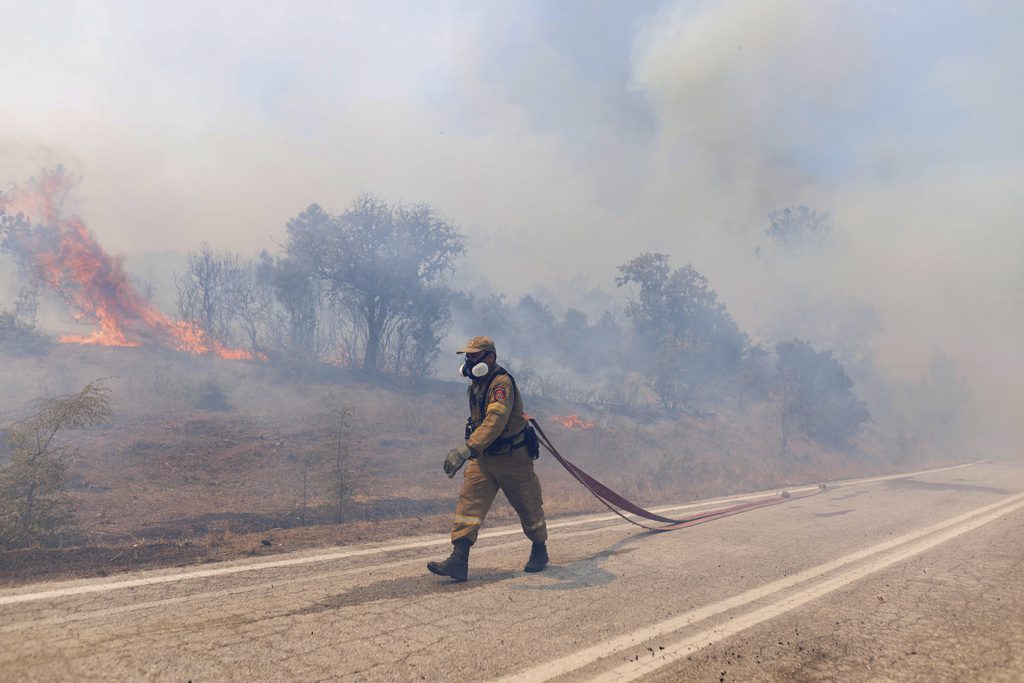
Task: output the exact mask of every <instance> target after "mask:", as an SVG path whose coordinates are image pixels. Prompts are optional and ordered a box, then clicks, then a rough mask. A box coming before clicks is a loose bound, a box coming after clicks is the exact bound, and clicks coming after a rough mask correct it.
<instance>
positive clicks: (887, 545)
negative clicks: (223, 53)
mask: <svg viewBox="0 0 1024 683" xmlns="http://www.w3.org/2000/svg"><path fill="white" fill-rule="evenodd" d="M1022 498H1024V493H1020V494H1016V495H1013V496H1010V497H1008V498H1004V499H1002V500H1000V501H998V502H996V503H992V504H990V505H985V506H982V507H980V508H976V509H974V510H971V511H970V512H966V513H964V514H962V515H958V516H956V517H953V518H951V519H948V520H945V521H943V522H939V523H937V524H932V525H930V526H927V527H925V528H923V529H919V530H917V531H913V532H911V533H908V534H904V535H902V536H899V537H897V538H893V539H890V540H888V541H884V542H882V543H878V544H875V545H873V546H871V547H869V548H866V549H864V550H858V551H857V552H854V553H851V554H849V555H847V556H845V557H842V558H840V559H837V560H832V561H830V562H826V563H824V564H820V565H818V566H817V567H812V568H811V569H806V570H804V571H802V572H798V573H797V574H793V575H792V576H787V577H785V578H782V579H779V580H777V581H773V582H771V583H768V584H765V585H763V586H759V587H757V588H753V589H751V590H749V591H745V592H743V593H740V594H739V595H735V596H733V597H731V598H727V599H725V600H721V601H719V602H716V603H713V604H711V605H707V606H705V607H700V608H697V609H694V610H690V611H689V612H685V613H683V614H680V615H679V616H676V617H672V618H671V619H666V620H665V621H662V622H659V623H657V624H653V625H651V626H646V627H644V628H641V629H638V630H636V631H633V632H632V633H628V634H625V635H621V636H617V637H615V638H611V639H609V640H606V641H605V642H603V643H599V644H597V645H594V646H591V647H588V648H586V649H583V650H579V651H578V652H574V653H572V654H569V655H566V656H564V657H560V658H558V659H554V660H551V661H549V662H545V663H544V664H540V665H538V666H535V667H531V668H529V669H526V670H523V671H519V672H516V673H514V674H511V675H508V676H505V677H503V678H501V679H499V681H501V682H502V683H509V682H511V681H547V680H550V679H552V678H555V677H556V676H561V675H562V674H566V673H569V672H571V671H575V670H577V669H580V668H582V667H584V666H587V665H588V664H591V663H592V662H595V661H597V660H599V659H601V658H602V657H607V656H608V655H611V654H614V653H616V652H621V651H623V650H626V649H628V648H631V647H634V646H636V645H639V644H640V643H644V642H646V641H648V640H651V639H652V638H657V637H659V636H665V635H666V634H669V633H672V632H674V631H678V630H679V629H682V628H685V627H687V626H691V625H693V624H696V623H699V622H701V621H704V620H705V619H709V618H711V617H714V616H717V615H719V614H722V613H724V612H728V611H729V610H733V609H736V608H739V607H743V606H744V605H747V604H749V603H751V602H754V601H756V600H760V599H762V598H765V597H768V596H769V595H773V594H775V593H778V592H779V591H782V590H785V589H787V588H791V587H793V586H796V585H798V584H800V583H803V582H805V581H808V580H811V579H817V578H820V577H822V576H824V575H825V574H828V573H830V572H833V571H835V570H837V569H841V568H843V567H846V566H847V565H850V564H852V563H855V562H860V561H861V560H865V559H867V558H869V557H872V556H875V555H878V554H879V553H884V552H886V551H889V550H892V549H893V548H896V547H898V546H900V545H903V544H905V543H910V542H912V541H916V540H917V539H919V538H921V537H923V536H927V535H929V534H933V533H935V532H937V531H942V530H944V529H949V528H950V527H953V526H955V525H957V524H961V523H963V522H966V521H968V520H971V519H972V518H975V517H977V516H978V515H984V514H985V513H987V512H991V511H993V510H996V509H997V508H999V511H998V512H995V513H993V515H992V517H991V519H995V518H997V517H999V516H1001V515H1003V514H1006V513H1007V512H1009V511H1011V509H1009V508H1007V509H1003V508H1006V506H1010V505H1012V504H1013V503H1014V502H1015V501H1021V499H1022ZM1018 507H1024V501H1021V502H1020V503H1018V504H1017V505H1014V506H1013V507H1012V509H1014V510H1015V509H1017V508H1018ZM988 521H991V520H990V519H989V520H988ZM970 528H974V527H970ZM957 533H962V532H959V531H958V532H957ZM954 535H956V534H954ZM939 542H941V541H939ZM928 547H931V546H928Z"/></svg>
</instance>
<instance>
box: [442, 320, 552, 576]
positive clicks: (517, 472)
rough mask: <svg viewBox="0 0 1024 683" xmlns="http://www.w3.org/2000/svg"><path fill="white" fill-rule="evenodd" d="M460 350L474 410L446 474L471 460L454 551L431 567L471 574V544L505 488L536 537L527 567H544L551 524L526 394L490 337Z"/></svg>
mask: <svg viewBox="0 0 1024 683" xmlns="http://www.w3.org/2000/svg"><path fill="white" fill-rule="evenodd" d="M456 353H464V354H466V362H465V363H464V364H463V366H462V374H463V375H465V376H466V377H468V378H470V379H471V380H472V382H471V384H470V387H469V392H468V393H469V413H470V414H469V420H468V421H467V424H466V439H465V441H464V442H463V443H462V444H460V445H459V446H457V447H456V448H453V449H452V450H451V452H449V453H448V457H447V458H445V461H444V471H445V474H447V475H448V477H449V478H451V477H454V476H455V473H456V472H458V471H459V469H460V468H461V467H462V466H463V465H464V464H465V463H466V461H467V460H468V461H469V464H468V465H466V471H465V474H464V475H463V480H462V489H461V490H460V491H459V502H458V505H457V506H456V508H455V524H454V525H453V527H452V545H453V546H454V548H453V550H452V554H451V556H450V557H448V559H446V560H444V561H443V562H429V563H428V564H427V569H429V570H430V571H432V572H433V573H435V574H438V575H440V576H448V577H451V578H452V579H455V580H456V581H465V580H466V577H467V575H468V572H469V549H470V547H472V545H473V544H474V543H475V542H476V539H477V535H478V534H479V533H480V527H481V526H482V525H483V523H484V517H486V515H487V511H488V510H489V509H490V507H491V503H492V502H494V497H495V495H497V493H498V490H499V489H500V490H501V491H502V492H503V493H504V494H505V497H506V498H507V499H508V502H509V503H511V504H512V507H513V508H514V509H515V511H516V513H517V514H518V515H519V521H520V522H521V523H522V526H523V533H525V534H526V537H527V538H529V539H530V540H531V541H533V548H532V549H531V551H530V559H529V560H528V561H527V563H526V566H525V567H523V570H524V571H528V572H539V571H541V570H542V569H544V567H545V566H547V563H548V550H547V545H546V541H547V537H548V530H547V525H546V524H545V522H544V503H543V501H542V500H541V492H540V480H539V479H537V474H536V472H535V471H534V468H533V460H534V459H535V458H536V457H537V454H538V450H537V445H536V443H537V442H536V434H534V433H533V428H532V427H530V426H529V424H528V423H527V421H526V417H525V416H524V415H523V399H522V397H521V396H520V394H519V391H518V389H517V388H516V381H515V379H513V378H512V375H510V374H508V372H506V371H505V369H504V368H502V367H501V366H500V365H498V362H497V354H496V352H495V347H494V342H493V341H492V340H491V339H490V337H473V338H472V339H470V340H469V343H468V344H466V346H464V347H463V348H461V349H459V350H458V351H456Z"/></svg>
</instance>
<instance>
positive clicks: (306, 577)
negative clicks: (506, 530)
mask: <svg viewBox="0 0 1024 683" xmlns="http://www.w3.org/2000/svg"><path fill="white" fill-rule="evenodd" d="M609 528H610V527H600V528H598V529H583V530H581V531H570V532H568V533H565V534H562V535H561V536H559V538H577V537H579V536H590V535H593V534H603V533H607V532H608V530H609ZM521 545H522V544H521V543H518V542H512V543H501V544H498V545H489V546H487V547H484V548H478V549H475V550H474V551H473V553H474V555H479V554H480V553H489V552H493V551H498V550H507V549H509V548H514V547H517V546H521ZM423 561H424V558H423V557H413V558H409V559H407V560H395V561H393V562H385V563H382V564H375V565H372V566H369V567H366V566H361V567H348V568H346V569H335V570H331V571H324V572H316V573H313V574H303V575H302V576H290V577H288V578H278V579H274V580H273V581H267V582H260V583H249V584H245V585H244V586H234V587H232V588H224V589H220V590H215V591H204V592H189V593H188V594H187V595H178V596H174V597H167V598H158V599H156V600H147V601H145V602H134V603H131V604H128V605H119V606H117V607H104V608H100V609H94V610H89V611H75V612H71V613H68V614H62V615H59V616H55V617H47V618H45V619H36V618H35V615H32V614H29V615H27V616H28V617H29V619H27V620H25V621H18V622H13V623H10V624H6V625H4V626H0V633H8V632H11V631H24V630H25V629H27V628H37V627H42V626H52V625H54V624H63V623H67V622H72V621H83V620H86V619H92V618H96V617H104V616H109V615H113V614H121V613H124V612H133V611H136V610H140V609H152V608H155V607H163V606H172V605H178V604H181V603H184V602H192V601H195V600H210V599H216V598H221V597H228V596H232V595H239V594H241V593H252V592H259V591H267V590H271V589H274V588H277V589H280V588H284V587H286V586H293V585H295V584H299V583H309V582H312V581H323V580H327V579H334V578H339V577H342V576H350V575H352V574H366V573H368V572H371V571H381V570H388V569H399V568H401V567H407V566H410V565H419V566H421V567H422V566H423ZM438 580H439V581H440V580H442V579H438Z"/></svg>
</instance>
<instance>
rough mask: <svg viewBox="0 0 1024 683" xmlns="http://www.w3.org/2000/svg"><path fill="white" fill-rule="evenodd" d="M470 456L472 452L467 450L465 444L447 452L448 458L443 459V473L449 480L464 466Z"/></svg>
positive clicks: (467, 447)
mask: <svg viewBox="0 0 1024 683" xmlns="http://www.w3.org/2000/svg"><path fill="white" fill-rule="evenodd" d="M472 454H473V451H471V450H469V446H467V445H466V444H462V445H460V446H459V447H458V448H453V449H451V450H450V451H448V457H447V458H445V459H444V473H445V474H447V475H448V478H449V479H451V478H452V477H454V476H455V473H456V472H458V471H459V470H460V469H462V466H463V465H465V464H466V461H467V460H469V456H470V455H472Z"/></svg>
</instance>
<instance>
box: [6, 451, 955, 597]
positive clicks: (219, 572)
mask: <svg viewBox="0 0 1024 683" xmlns="http://www.w3.org/2000/svg"><path fill="white" fill-rule="evenodd" d="M973 464H974V463H964V464H961V465H953V466H950V467H941V468H936V469H931V470H920V471H918V472H907V473H905V474H892V475H886V476H882V477H873V478H870V479H855V480H851V481H848V482H837V484H842V485H843V486H858V485H863V484H868V483H874V482H878V481H885V480H888V479H902V478H906V477H914V476H919V475H923V474H931V473H935V472H943V471H947V470H952V469H957V468H960V467H968V466H970V465H973ZM814 488H816V487H814V486H805V487H800V488H792V489H790V490H791V491H793V492H801V491H805V490H813V489H814ZM771 493H772V492H770V491H767V492H758V493H752V494H745V495H741V496H723V497H720V498H715V499H711V500H707V501H698V502H694V503H687V504H684V505H674V506H666V507H660V508H655V509H654V511H655V512H659V513H660V512H672V511H674V510H686V509H692V508H699V507H707V506H709V505H714V504H716V503H719V502H728V501H745V500H753V499H756V498H760V497H763V496H765V495H770V494H771ZM604 521H621V518H620V517H618V516H617V515H614V514H607V515H598V516H589V517H584V518H581V519H570V520H567V521H564V522H555V523H553V524H550V525H548V528H549V529H560V528H566V527H571V526H579V525H582V524H592V523H597V522H604ZM623 523H625V522H623ZM520 533H522V531H521V530H520V529H519V527H509V528H506V529H496V530H494V531H490V532H485V533H482V534H480V538H481V539H488V538H498V537H502V536H510V535H513V534H520ZM449 543H450V541H449V539H448V538H444V537H442V538H436V539H429V540H418V541H409V542H406V543H398V544H392V545H385V546H378V547H373V548H356V549H346V550H339V551H336V552H330V553H320V554H316V555H301V556H298V557H289V558H283V559H279V560H267V561H264V562H253V563H249V564H235V565H230V566H226V567H224V566H220V567H212V568H209V569H194V570H188V571H182V572H176V573H174V574H157V575H155V576H143V577H139V578H136V579H125V580H121V581H106V582H103V583H90V584H84V585H77V586H68V587H65V588H54V589H51V590H43V591H36V592H31V593H21V594H14V595H0V607H2V606H4V605H14V604H18V603H23V602H32V601H36V600H49V599H52V598H62V597H68V596H71V595H82V594H85V593H100V592H108V591H114V590H123V589H126V588H138V587H141V586H154V585H158V584H162V583H174V582H176V581H188V580H193V579H202V578H207V577H211V576H227V575H230V574H239V573H242V572H254V571H262V570H266V569H279V568H282V567H294V566H299V565H304V564H313V563H317V562H331V561H335V560H343V559H349V558H354V557H366V556H369V555H381V554H385V553H392V552H400V551H403V550H418V549H422V548H431V547H434V546H443V545H448V544H449Z"/></svg>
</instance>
